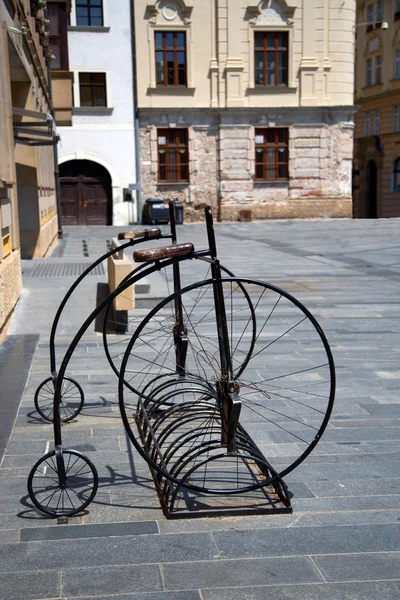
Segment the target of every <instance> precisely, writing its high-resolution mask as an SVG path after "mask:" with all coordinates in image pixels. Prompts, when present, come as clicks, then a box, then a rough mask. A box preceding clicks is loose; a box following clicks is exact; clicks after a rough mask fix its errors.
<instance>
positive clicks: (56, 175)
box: [45, 8, 63, 240]
mask: <svg viewBox="0 0 400 600" xmlns="http://www.w3.org/2000/svg"><path fill="white" fill-rule="evenodd" d="M45 18H46V19H48V18H49V16H48V10H47V8H46V10H45ZM47 82H48V83H47V85H48V88H49V100H50V113H51V116H52V117H53V121H54V123H55V124H56V117H55V111H54V106H53V90H52V85H51V69H50V61H48V63H47ZM53 138H54V134H53ZM57 146H58V141H57V142H56V143H55V144H54V145H53V162H54V184H55V192H56V205H57V227H58V232H57V235H58V239H59V240H61V239H62V236H63V230H62V224H61V200H60V198H61V193H60V169H59V167H58V147H57Z"/></svg>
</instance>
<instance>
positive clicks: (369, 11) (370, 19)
mask: <svg viewBox="0 0 400 600" xmlns="http://www.w3.org/2000/svg"><path fill="white" fill-rule="evenodd" d="M374 20H375V19H374V5H373V4H368V6H367V21H368V23H373V22H374Z"/></svg>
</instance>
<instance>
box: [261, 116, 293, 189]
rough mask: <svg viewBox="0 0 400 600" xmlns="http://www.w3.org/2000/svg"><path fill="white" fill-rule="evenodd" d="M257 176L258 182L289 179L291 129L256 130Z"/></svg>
mask: <svg viewBox="0 0 400 600" xmlns="http://www.w3.org/2000/svg"><path fill="white" fill-rule="evenodd" d="M255 136H256V174H255V179H256V180H258V181H276V180H279V179H289V129H288V128H287V127H279V128H278V127H276V128H269V129H256V131H255Z"/></svg>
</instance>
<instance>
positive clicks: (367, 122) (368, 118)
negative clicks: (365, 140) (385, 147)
mask: <svg viewBox="0 0 400 600" xmlns="http://www.w3.org/2000/svg"><path fill="white" fill-rule="evenodd" d="M370 122H371V113H369V112H366V113H364V135H365V136H366V137H368V136H369V135H370V128H369V126H370Z"/></svg>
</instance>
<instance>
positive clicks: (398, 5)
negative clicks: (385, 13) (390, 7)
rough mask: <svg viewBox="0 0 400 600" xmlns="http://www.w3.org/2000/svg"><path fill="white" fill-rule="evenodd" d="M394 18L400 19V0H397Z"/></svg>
mask: <svg viewBox="0 0 400 600" xmlns="http://www.w3.org/2000/svg"><path fill="white" fill-rule="evenodd" d="M394 19H395V21H397V20H398V19H400V0H396V4H395V13H394Z"/></svg>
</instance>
